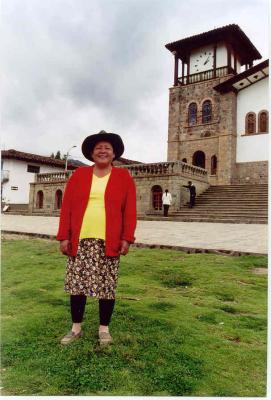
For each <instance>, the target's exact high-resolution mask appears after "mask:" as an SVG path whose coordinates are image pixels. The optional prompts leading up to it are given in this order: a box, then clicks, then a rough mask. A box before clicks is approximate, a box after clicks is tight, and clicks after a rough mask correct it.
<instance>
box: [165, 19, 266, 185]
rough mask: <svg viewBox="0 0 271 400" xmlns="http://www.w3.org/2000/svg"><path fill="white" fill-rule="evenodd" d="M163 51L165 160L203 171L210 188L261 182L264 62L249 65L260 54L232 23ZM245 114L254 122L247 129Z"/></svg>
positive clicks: (263, 166) (263, 173) (263, 174)
mask: <svg viewBox="0 0 271 400" xmlns="http://www.w3.org/2000/svg"><path fill="white" fill-rule="evenodd" d="M166 48H167V49H168V50H170V51H171V53H172V54H173V55H174V85H173V87H171V88H170V94H169V126H168V161H173V160H180V161H184V162H188V163H189V164H192V165H196V166H200V167H202V168H206V169H207V171H208V174H209V182H210V184H211V185H225V184H226V185H230V184H233V183H238V182H239V183H248V182H250V183H255V182H257V183H259V182H260V183H266V182H267V160H268V154H267V142H268V136H267V135H266V134H267V133H268V61H264V62H262V63H260V64H258V65H256V66H253V62H254V61H255V60H258V59H260V58H261V55H260V53H259V52H258V50H257V49H256V48H255V47H254V45H253V44H252V43H251V42H250V40H249V39H248V37H247V36H246V35H245V34H244V32H243V31H242V30H241V29H240V28H239V27H238V26H237V25H228V26H226V27H222V28H218V29H214V30H212V31H209V32H205V33H202V34H200V35H196V36H192V37H189V38H186V39H181V40H179V41H177V42H174V43H169V44H167V45H166ZM179 66H181V74H179ZM242 68H243V69H245V71H242ZM179 75H180V76H179ZM251 114H253V115H254V118H255V120H256V123H255V127H254V129H250V131H248V129H247V120H248V119H249V118H251V116H250V117H248V115H251ZM264 119H265V123H263V120H264ZM260 120H261V121H262V129H261V127H260V124H261V123H260V122H258V121H260ZM255 149H257V150H258V151H256V152H255Z"/></svg>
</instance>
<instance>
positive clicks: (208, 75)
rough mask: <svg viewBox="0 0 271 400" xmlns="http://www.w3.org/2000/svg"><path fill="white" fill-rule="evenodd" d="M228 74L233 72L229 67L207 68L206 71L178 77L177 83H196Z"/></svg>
mask: <svg viewBox="0 0 271 400" xmlns="http://www.w3.org/2000/svg"><path fill="white" fill-rule="evenodd" d="M229 74H235V72H234V70H233V69H232V68H230V67H221V68H216V69H215V70H214V69H209V70H207V71H203V72H198V73H196V74H191V75H187V76H184V77H179V78H178V83H179V84H180V85H181V86H183V85H190V84H191V83H197V82H202V81H208V80H210V79H214V78H222V77H223V76H227V75H229Z"/></svg>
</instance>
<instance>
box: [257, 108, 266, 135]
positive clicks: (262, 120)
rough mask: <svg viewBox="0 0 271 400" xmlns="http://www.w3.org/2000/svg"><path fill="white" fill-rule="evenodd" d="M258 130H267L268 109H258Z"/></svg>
mask: <svg viewBox="0 0 271 400" xmlns="http://www.w3.org/2000/svg"><path fill="white" fill-rule="evenodd" d="M258 131H259V132H268V111H260V112H259V114H258Z"/></svg>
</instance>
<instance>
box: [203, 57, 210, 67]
mask: <svg viewBox="0 0 271 400" xmlns="http://www.w3.org/2000/svg"><path fill="white" fill-rule="evenodd" d="M209 58H210V56H209V57H208V58H207V60H206V61H205V63H204V64H203V65H205V64H207V62H208V61H209Z"/></svg>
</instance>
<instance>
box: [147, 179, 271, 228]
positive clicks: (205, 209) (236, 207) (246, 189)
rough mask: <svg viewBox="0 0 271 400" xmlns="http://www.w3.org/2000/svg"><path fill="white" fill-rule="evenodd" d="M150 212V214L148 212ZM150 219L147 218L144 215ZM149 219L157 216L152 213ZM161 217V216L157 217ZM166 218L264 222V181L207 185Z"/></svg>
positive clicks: (265, 215) (266, 194) (265, 214)
mask: <svg viewBox="0 0 271 400" xmlns="http://www.w3.org/2000/svg"><path fill="white" fill-rule="evenodd" d="M149 216H150V215H149ZM148 219H150V218H148ZM151 219H158V218H157V217H156V218H155V217H154V216H153V217H152V218H151ZM159 219H161V216H160V218H159ZM163 219H169V220H174V221H190V222H221V223H239V224H241V223H244V224H267V222H268V185H267V184H266V185H265V184H261V185H260V184H259V185H228V186H226V185H225V186H210V187H209V188H208V189H207V190H206V191H205V192H204V193H202V194H201V195H199V196H198V197H197V198H196V205H195V207H194V208H192V209H190V208H189V207H188V204H186V205H185V206H184V207H183V208H182V209H181V210H180V211H176V212H172V213H169V217H168V218H165V217H163Z"/></svg>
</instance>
